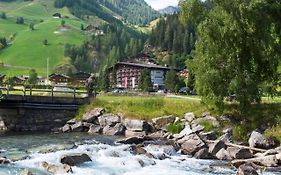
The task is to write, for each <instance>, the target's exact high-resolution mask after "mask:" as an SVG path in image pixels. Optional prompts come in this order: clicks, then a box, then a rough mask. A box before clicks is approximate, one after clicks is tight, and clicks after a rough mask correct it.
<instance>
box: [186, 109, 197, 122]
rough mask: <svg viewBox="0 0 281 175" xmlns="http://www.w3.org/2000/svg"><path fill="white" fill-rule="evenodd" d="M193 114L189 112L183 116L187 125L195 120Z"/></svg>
mask: <svg viewBox="0 0 281 175" xmlns="http://www.w3.org/2000/svg"><path fill="white" fill-rule="evenodd" d="M195 117H196V116H195V114H194V113H193V112H189V113H186V114H185V115H184V119H185V120H186V121H188V122H189V123H191V122H192V121H193V120H194V119H195Z"/></svg>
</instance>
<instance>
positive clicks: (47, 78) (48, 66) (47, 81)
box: [46, 57, 49, 84]
mask: <svg viewBox="0 0 281 175" xmlns="http://www.w3.org/2000/svg"><path fill="white" fill-rule="evenodd" d="M48 83H49V57H48V58H47V82H46V84H48Z"/></svg>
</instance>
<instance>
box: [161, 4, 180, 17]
mask: <svg viewBox="0 0 281 175" xmlns="http://www.w3.org/2000/svg"><path fill="white" fill-rule="evenodd" d="M158 12H159V13H161V14H163V15H165V14H169V15H171V14H175V13H179V12H180V9H179V8H178V7H173V6H168V7H166V8H164V9H160V10H158Z"/></svg>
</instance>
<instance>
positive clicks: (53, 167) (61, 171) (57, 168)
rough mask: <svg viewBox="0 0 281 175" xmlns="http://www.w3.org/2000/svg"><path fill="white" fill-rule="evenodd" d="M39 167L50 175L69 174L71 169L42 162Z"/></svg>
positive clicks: (68, 166) (65, 165) (66, 166)
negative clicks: (50, 174)
mask: <svg viewBox="0 0 281 175" xmlns="http://www.w3.org/2000/svg"><path fill="white" fill-rule="evenodd" d="M41 166H42V167H43V168H44V169H45V170H46V171H48V172H49V173H52V174H66V173H71V172H72V169H71V166H70V165H67V164H63V165H53V164H49V163H47V162H42V163H41Z"/></svg>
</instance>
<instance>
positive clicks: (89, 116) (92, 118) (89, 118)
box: [82, 108, 104, 124]
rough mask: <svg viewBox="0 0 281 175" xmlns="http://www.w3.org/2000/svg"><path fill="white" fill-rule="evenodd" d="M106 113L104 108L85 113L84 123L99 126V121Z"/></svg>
mask: <svg viewBox="0 0 281 175" xmlns="http://www.w3.org/2000/svg"><path fill="white" fill-rule="evenodd" d="M103 113H104V108H95V109H93V110H91V111H89V112H87V113H85V114H84V115H83V117H82V121H84V122H88V123H95V124H97V119H98V117H99V116H101V115H102V114H103Z"/></svg>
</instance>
